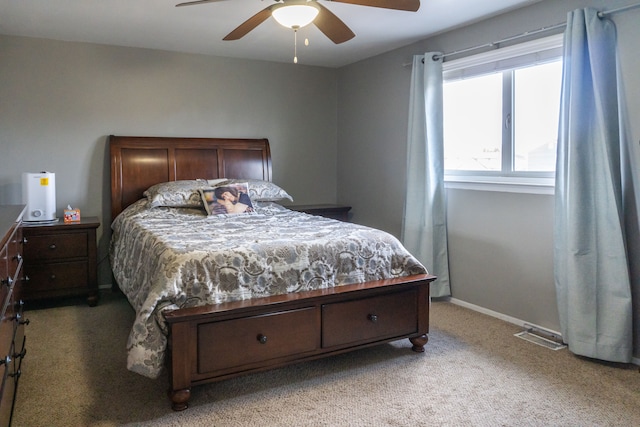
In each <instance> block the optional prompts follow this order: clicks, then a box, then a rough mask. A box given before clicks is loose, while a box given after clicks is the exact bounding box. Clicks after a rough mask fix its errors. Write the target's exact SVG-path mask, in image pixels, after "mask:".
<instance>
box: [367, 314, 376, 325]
mask: <svg viewBox="0 0 640 427" xmlns="http://www.w3.org/2000/svg"><path fill="white" fill-rule="evenodd" d="M367 319H369V320H371V321H372V322H373V323H378V315H377V314H370V315H368V316H367Z"/></svg>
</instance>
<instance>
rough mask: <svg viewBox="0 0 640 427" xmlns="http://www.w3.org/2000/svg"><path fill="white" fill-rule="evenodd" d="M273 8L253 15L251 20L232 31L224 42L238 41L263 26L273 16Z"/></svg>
mask: <svg viewBox="0 0 640 427" xmlns="http://www.w3.org/2000/svg"><path fill="white" fill-rule="evenodd" d="M272 7H273V6H269V7H267V8H265V9H262V10H261V11H260V12H258V13H256V14H255V15H253V16H252V17H251V18H249V19H247V20H246V21H244V22H243V23H242V24H240V25H239V26H238V27H237V28H236V29H235V30H233V31H231V32H230V33H229V34H227V35H226V36H225V38H223V39H222V40H238V39H240V38H242V37H244V36H246V35H247V33H248V32H249V31H251V30H253V29H254V28H256V27H257V26H258V25H260V24H262V23H263V22H264V21H266V20H267V18H269V17H270V16H271V8H272Z"/></svg>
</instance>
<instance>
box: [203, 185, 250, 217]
mask: <svg viewBox="0 0 640 427" xmlns="http://www.w3.org/2000/svg"><path fill="white" fill-rule="evenodd" d="M199 192H200V196H201V200H202V203H204V208H205V209H206V211H207V214H209V215H220V214H241V213H251V212H253V204H252V203H251V198H250V197H249V194H248V193H249V185H248V184H247V183H246V182H243V183H233V184H229V183H225V184H222V185H218V186H217V187H214V188H208V189H200V190H199Z"/></svg>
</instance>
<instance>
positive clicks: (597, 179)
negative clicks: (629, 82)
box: [554, 9, 638, 362]
mask: <svg viewBox="0 0 640 427" xmlns="http://www.w3.org/2000/svg"><path fill="white" fill-rule="evenodd" d="M618 83H619V77H618V67H617V58H616V29H615V26H614V24H613V22H611V21H610V20H607V19H600V18H599V17H598V12H597V11H596V10H594V9H579V10H575V11H573V12H570V13H569V14H568V19H567V28H566V31H565V38H564V70H563V80H562V97H561V110H560V126H559V134H558V158H557V166H556V189H555V193H556V196H555V203H556V206H555V224H554V246H555V248H554V269H555V272H554V274H555V284H556V291H557V299H558V310H559V314H560V326H561V329H562V335H563V339H564V341H565V342H566V343H567V344H568V346H569V349H570V350H571V351H572V352H573V353H576V354H579V355H582V356H587V357H592V358H597V359H602V360H607V361H612V362H630V361H631V358H632V349H633V343H632V297H631V277H630V273H629V271H630V269H629V268H630V261H631V259H632V258H630V257H629V255H628V249H627V238H628V237H627V236H628V231H629V230H630V228H629V225H631V224H628V223H627V222H628V221H629V220H630V219H631V218H629V216H628V214H625V209H627V210H628V209H629V208H632V206H629V205H628V203H629V201H630V200H632V198H628V197H627V196H625V195H624V194H625V191H628V189H629V188H633V183H632V182H630V181H629V180H630V179H631V178H630V177H631V174H630V173H627V172H626V169H627V168H630V167H632V165H631V164H630V163H629V157H628V153H629V147H628V144H630V143H631V142H630V141H626V140H625V132H624V121H623V120H621V114H620V112H621V110H622V109H623V108H624V107H623V106H622V105H621V102H620V100H619V97H618V93H619V87H618ZM625 177H626V178H625ZM633 211H635V207H633ZM625 217H626V218H625ZM635 227H637V221H636V224H633V227H632V228H634V229H635ZM636 262H638V260H636Z"/></svg>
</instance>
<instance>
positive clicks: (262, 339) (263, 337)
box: [258, 334, 267, 344]
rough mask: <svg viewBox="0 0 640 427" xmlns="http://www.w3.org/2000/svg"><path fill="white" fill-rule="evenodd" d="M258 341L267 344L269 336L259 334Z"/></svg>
mask: <svg viewBox="0 0 640 427" xmlns="http://www.w3.org/2000/svg"><path fill="white" fill-rule="evenodd" d="M258 341H260V344H266V343H267V336H266V335H262V334H260V335H258Z"/></svg>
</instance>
